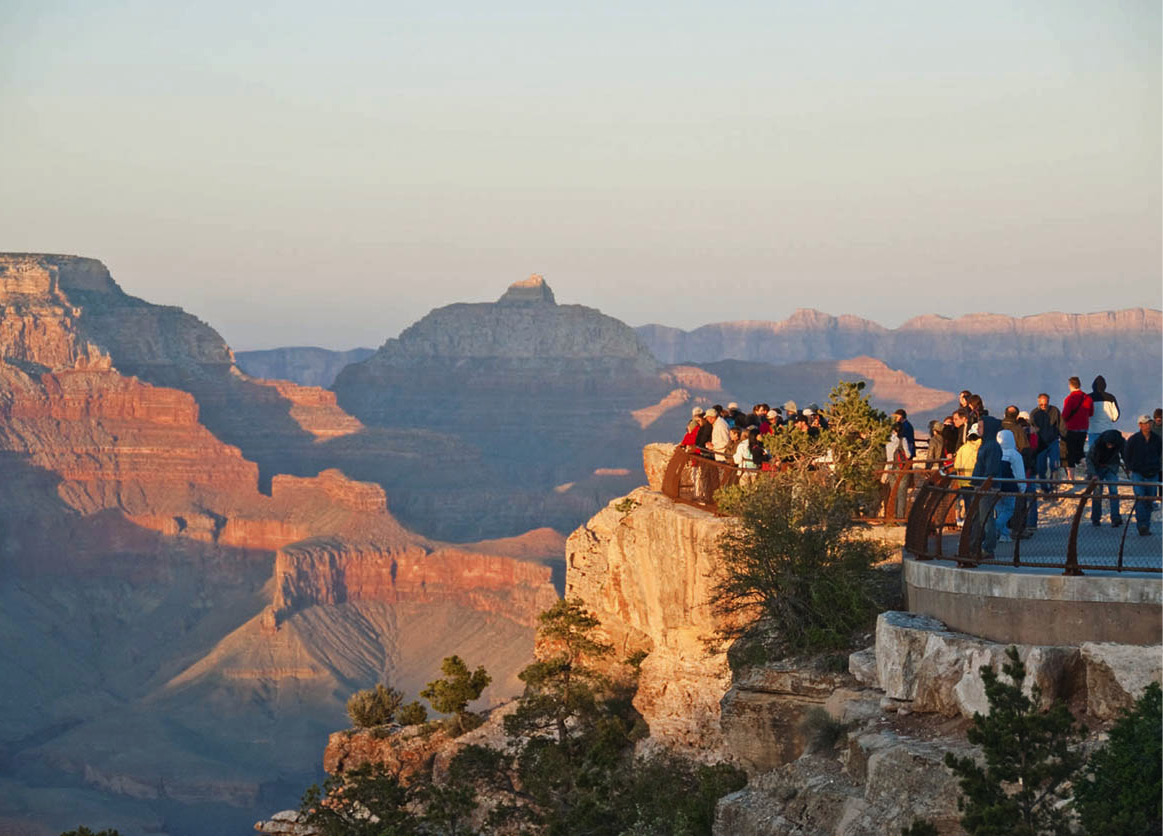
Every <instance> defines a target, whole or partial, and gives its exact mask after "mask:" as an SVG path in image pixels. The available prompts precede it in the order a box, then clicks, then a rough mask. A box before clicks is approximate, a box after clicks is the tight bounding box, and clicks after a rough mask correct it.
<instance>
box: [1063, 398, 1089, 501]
mask: <svg viewBox="0 0 1163 837" xmlns="http://www.w3.org/2000/svg"><path fill="white" fill-rule="evenodd" d="M1093 412H1094V402H1092V401H1091V400H1090V396H1089V395H1087V394H1086V393H1085V392H1083V391H1082V381H1080V380H1079V379H1078V376H1077V375H1075V376H1073V377H1072V378H1071V379H1070V394H1069V395H1067V396H1066V400H1064V401H1063V402H1062V422H1063V424H1065V425H1066V479H1068V480H1072V479H1074V469H1075V468H1077V467H1078V463H1079V462H1081V461H1082V457H1083V453H1084V451H1085V448H1086V431H1087V428H1089V427H1090V414H1091V413H1093Z"/></svg>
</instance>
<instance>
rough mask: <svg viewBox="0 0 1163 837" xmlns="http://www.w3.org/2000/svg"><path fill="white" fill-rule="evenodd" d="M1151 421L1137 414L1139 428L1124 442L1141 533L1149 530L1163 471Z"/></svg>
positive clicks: (1162, 444) (1162, 452) (1161, 448)
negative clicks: (1133, 485)
mask: <svg viewBox="0 0 1163 837" xmlns="http://www.w3.org/2000/svg"><path fill="white" fill-rule="evenodd" d="M1154 425H1155V422H1153V421H1152V420H1151V417H1150V416H1148V415H1146V414H1144V415H1141V416H1139V432H1138V433H1136V434H1135V435H1134V436H1132V437H1131V438H1129V439H1127V441H1126V444H1125V445H1124V446H1123V466H1124V467H1125V468H1126V471H1127V476H1129V477H1130V478H1131V481H1132V482H1134V483H1136V485H1135V487H1134V489H1135V498H1136V499H1135V526H1136V527H1137V528H1138V530H1139V534H1140V535H1149V534H1151V511H1152V510H1153V509H1154V507H1155V499H1154V498H1156V497H1158V496H1159V476H1160V473H1161V472H1163V440H1160V438H1159V434H1158V433H1155V432H1154V431H1153V428H1154ZM1138 483H1155V484H1154V485H1138ZM1139 498H1143V499H1139Z"/></svg>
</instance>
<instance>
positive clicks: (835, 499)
mask: <svg viewBox="0 0 1163 837" xmlns="http://www.w3.org/2000/svg"><path fill="white" fill-rule="evenodd" d="M716 499H717V500H718V503H719V509H720V510H721V511H723V512H725V513H727V514H730V515H733V516H734V517H735V518H736V519H735V520H734V521H733V522H732V525H730V526H729V527H728V528H727V529H726V530H724V532H723V534H722V535H721V537H720V539H719V570H720V573H719V575H718V581H717V582H716V584H715V587H714V588H713V590H712V604H713V606H714V607H715V610H716V611H717V613H718V615H719V616H720V617H722V620H723V624H724V626H725V627H724V628H723V629H722V630H721V632H720V633H721V636H723V637H724V638H731V639H737V638H740V637H742V636H745V635H746V634H747V633H748V632H749V631H750V629H751V628H752V626H753V625H754V624H756V623H757V622H759V621H762V622H763V623H765V624H766V625H769V626H770V628H772V629H774V630H775V632H776V633H777V634H778V635H779V636H780V638H781V640H782V642H783V643H784V644H785V647H786V649H787V650H789V651H806V650H826V649H836V648H846V647H847V646H848V644H849V638H850V637H851V635H852V633H853V632H855V631H857V630H859V629H861V628H864V627H866V626H867V625H868V623H869V622H870V621H871V620H872V618H873V617H874V616H875V614H876V613H877V612H878V609H879V608H878V602H877V598H876V591H877V590H878V589H879V587H880V585H878V584H876V583H875V580H874V578H873V575H872V571H871V570H872V565H873V564H874V563H876V562H878V561H880V560H881V559H882V558H884V556H885V555H886V554H887V548H886V547H885V546H883V545H881V544H878V543H875V542H873V541H871V540H865V539H860V538H856V537H853V536H852V532H851V530H852V528H853V525H854V524H853V516H854V514H855V513H856V511H857V507H858V498H857V497H856V496H855V495H854V494H852V493H851V492H849V491H847V490H845V489H844V488H843V487H842V486H841V485H840V484H839V482H838V480H837V477H836V475H835V474H832V473H830V472H828V471H813V470H810V469H799V468H792V469H790V470H787V471H784V472H781V473H779V474H776V475H775V476H774V477H772V478H771V479H761V480H757V481H756V482H754V483H752V484H750V485H747V486H732V487H730V488H725V489H722V490H720V491H719V493H718V494H717V495H716Z"/></svg>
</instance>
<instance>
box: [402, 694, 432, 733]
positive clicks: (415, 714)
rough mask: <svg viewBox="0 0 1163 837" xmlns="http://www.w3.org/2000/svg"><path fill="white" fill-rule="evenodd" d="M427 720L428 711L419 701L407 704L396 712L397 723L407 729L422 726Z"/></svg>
mask: <svg viewBox="0 0 1163 837" xmlns="http://www.w3.org/2000/svg"><path fill="white" fill-rule="evenodd" d="M427 720H428V710H427V709H425V708H424V704H422V703H421V702H420V701H418V700H414V701H412V702H411V703H405V704H404V705H403V706H401V707H400V708H399V709H398V710H397V711H396V722H397V723H399V724H401V725H403V726H406V727H410V726H412V725H414V724H422V723H424V722H425V721H427Z"/></svg>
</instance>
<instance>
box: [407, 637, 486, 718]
mask: <svg viewBox="0 0 1163 837" xmlns="http://www.w3.org/2000/svg"><path fill="white" fill-rule="evenodd" d="M440 671H441V673H443V674H444V677H442V678H440V679H439V680H433V681H432V682H431V683H429V684H428V686H427V688H425V689H424V691H422V692H421V693H420V697H422V698H426V699H427V700H428V702H429V703H430V704H432V708H433V709H435V710H436V711H437V712H444V713H447V714H450V715H451V716H452V719H451V729H452V730H453V732H454V733H455V734H457V735H459V734H460V733H462V732H464V731H466V730H467V729H468V728H469V724H470V723H471V720H472V719H471V718H470V717H469V712H468V711H467V710H468V705H469V703H470V702H471V701H474V700H476V699H477V698H479V697H480V696H481V693H482V692H483V691H484V690H485V688H486V687H487V686H488V685H489V684H490V683H491V682H493V678H491V677H490V676H489V674H488V672H486V671H485V668H484V666H478V667H477V670H476V671H471V672H470V671H469V668H468V666H467V665H465V662H464V660H462V659H461V658H460V657H458V656H456V655H455V654H454V655H453V656H451V657H445V658H444V662H443V663H441V664H440Z"/></svg>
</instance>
